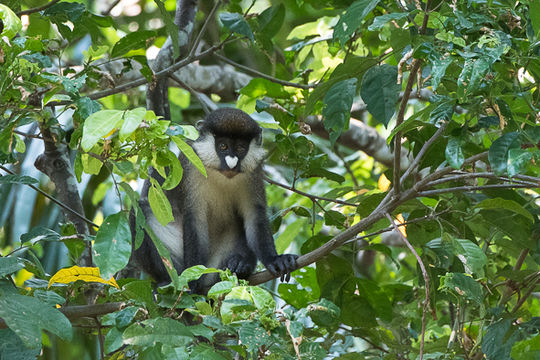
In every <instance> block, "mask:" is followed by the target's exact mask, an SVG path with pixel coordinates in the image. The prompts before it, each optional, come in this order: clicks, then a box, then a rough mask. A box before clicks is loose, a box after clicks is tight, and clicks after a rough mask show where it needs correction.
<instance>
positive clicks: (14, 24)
mask: <svg viewBox="0 0 540 360" xmlns="http://www.w3.org/2000/svg"><path fill="white" fill-rule="evenodd" d="M0 20H1V23H2V25H3V28H2V33H1V35H2V36H7V38H8V39H13V38H14V37H15V35H17V33H18V32H19V31H21V29H22V23H21V19H19V17H18V16H17V15H16V14H15V13H14V12H13V11H12V10H11V9H10V8H9V7H7V6H6V5H3V4H0Z"/></svg>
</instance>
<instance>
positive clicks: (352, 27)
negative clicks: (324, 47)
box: [334, 0, 380, 45]
mask: <svg viewBox="0 0 540 360" xmlns="http://www.w3.org/2000/svg"><path fill="white" fill-rule="evenodd" d="M379 2H380V0H358V1H355V2H354V3H353V4H352V5H351V6H349V8H348V9H347V11H346V12H345V14H343V15H341V16H340V18H339V21H338V23H337V24H336V26H335V27H334V40H339V42H340V43H341V44H342V45H344V44H345V43H346V42H347V41H348V40H349V38H350V37H351V36H352V35H353V34H354V33H355V31H356V29H358V27H359V26H360V24H361V23H362V20H364V18H365V17H366V16H367V15H368V14H369V13H370V12H371V11H372V10H373V9H375V7H376V6H377V4H378V3H379Z"/></svg>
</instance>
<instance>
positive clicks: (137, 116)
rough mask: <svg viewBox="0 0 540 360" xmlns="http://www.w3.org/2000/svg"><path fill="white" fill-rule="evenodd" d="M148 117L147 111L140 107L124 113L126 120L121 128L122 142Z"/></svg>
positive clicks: (120, 136)
mask: <svg viewBox="0 0 540 360" xmlns="http://www.w3.org/2000/svg"><path fill="white" fill-rule="evenodd" d="M145 115H146V109H145V108H143V107H139V108H136V109H133V110H127V111H126V112H125V113H124V116H123V118H124V120H123V123H122V127H121V128H120V133H119V138H120V141H124V140H126V139H127V138H128V137H129V136H130V135H131V134H132V133H133V132H134V131H135V130H137V128H138V127H139V125H140V124H141V123H142V121H143V120H144V117H145Z"/></svg>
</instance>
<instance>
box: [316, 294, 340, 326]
mask: <svg viewBox="0 0 540 360" xmlns="http://www.w3.org/2000/svg"><path fill="white" fill-rule="evenodd" d="M340 314H341V311H340V309H339V307H338V306H337V305H336V304H334V303H333V302H331V301H328V300H326V299H321V300H320V301H319V302H318V303H316V304H312V305H309V306H308V315H309V316H310V317H311V319H312V320H313V322H314V323H315V324H317V325H319V326H321V327H331V326H334V325H336V324H337V323H338V321H339V317H340Z"/></svg>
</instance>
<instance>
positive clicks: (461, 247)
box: [454, 239, 487, 278]
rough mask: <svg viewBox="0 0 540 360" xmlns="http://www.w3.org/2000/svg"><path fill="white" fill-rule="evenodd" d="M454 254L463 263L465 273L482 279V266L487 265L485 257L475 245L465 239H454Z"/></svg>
mask: <svg viewBox="0 0 540 360" xmlns="http://www.w3.org/2000/svg"><path fill="white" fill-rule="evenodd" d="M455 242H456V244H455V245H454V254H455V255H456V256H457V258H458V259H459V261H461V262H462V263H463V266H464V267H465V272H467V273H468V274H475V275H477V276H478V277H481V278H482V277H484V266H486V265H487V256H486V254H485V253H484V251H483V250H482V249H481V248H480V247H479V246H478V245H476V244H475V243H473V242H472V241H470V240H466V239H455Z"/></svg>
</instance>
